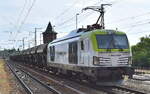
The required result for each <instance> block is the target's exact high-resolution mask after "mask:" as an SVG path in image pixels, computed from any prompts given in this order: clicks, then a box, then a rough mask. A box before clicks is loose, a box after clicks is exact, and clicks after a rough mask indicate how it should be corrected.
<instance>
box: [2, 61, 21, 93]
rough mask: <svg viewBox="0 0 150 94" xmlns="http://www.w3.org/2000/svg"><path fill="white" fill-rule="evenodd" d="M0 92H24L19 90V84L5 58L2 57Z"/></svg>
mask: <svg viewBox="0 0 150 94" xmlns="http://www.w3.org/2000/svg"><path fill="white" fill-rule="evenodd" d="M0 94H23V93H22V92H21V91H20V90H18V85H17V83H16V81H15V79H14V78H13V77H12V75H11V73H10V71H9V69H8V67H7V65H6V63H5V60H3V59H0Z"/></svg>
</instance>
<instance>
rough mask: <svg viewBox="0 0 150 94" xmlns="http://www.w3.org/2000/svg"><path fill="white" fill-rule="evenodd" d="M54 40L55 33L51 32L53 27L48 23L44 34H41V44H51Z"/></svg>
mask: <svg viewBox="0 0 150 94" xmlns="http://www.w3.org/2000/svg"><path fill="white" fill-rule="evenodd" d="M56 38H57V33H56V32H55V31H54V30H53V27H52V25H51V23H50V22H49V23H48V26H47V28H46V30H45V32H43V42H44V44H45V43H49V42H52V41H53V40H54V39H56Z"/></svg>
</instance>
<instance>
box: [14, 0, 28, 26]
mask: <svg viewBox="0 0 150 94" xmlns="http://www.w3.org/2000/svg"><path fill="white" fill-rule="evenodd" d="M24 1H25V2H24V4H23V7H22V9H21V12H20V14H19V16H18V19H17V23H16V24H17V25H19V22H20V20H21V17H22V15H23V13H24V11H25V7H26V5H27V0H24Z"/></svg>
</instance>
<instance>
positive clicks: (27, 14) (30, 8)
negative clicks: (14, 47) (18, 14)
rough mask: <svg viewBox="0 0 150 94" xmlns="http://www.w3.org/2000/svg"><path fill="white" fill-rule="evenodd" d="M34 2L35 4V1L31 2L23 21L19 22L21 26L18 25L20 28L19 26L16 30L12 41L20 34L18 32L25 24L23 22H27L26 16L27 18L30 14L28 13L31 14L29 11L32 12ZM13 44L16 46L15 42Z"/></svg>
mask: <svg viewBox="0 0 150 94" xmlns="http://www.w3.org/2000/svg"><path fill="white" fill-rule="evenodd" d="M35 2H36V0H33V1H32V4H31V6H30V7H29V9H28V11H27V13H26V15H25V17H24V19H23V20H22V21H21V24H20V26H19V28H18V30H17V32H16V35H15V37H14V39H15V38H17V36H18V33H20V30H21V28H22V26H23V25H24V24H25V21H26V20H27V18H28V16H29V14H30V12H31V10H32V8H33V6H34V5H35ZM14 44H16V42H15V43H14Z"/></svg>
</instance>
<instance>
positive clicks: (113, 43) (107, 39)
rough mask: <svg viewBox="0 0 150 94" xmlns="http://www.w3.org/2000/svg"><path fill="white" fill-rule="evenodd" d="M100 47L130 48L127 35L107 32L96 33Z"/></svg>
mask: <svg viewBox="0 0 150 94" xmlns="http://www.w3.org/2000/svg"><path fill="white" fill-rule="evenodd" d="M96 40H97V45H98V49H128V48H129V44H128V40H127V37H126V35H117V34H106V35H96Z"/></svg>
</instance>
